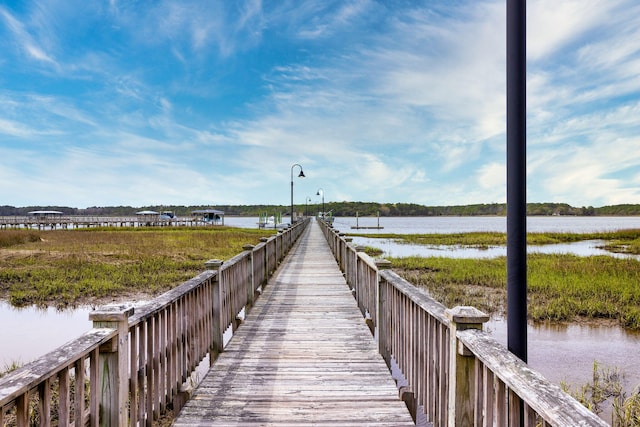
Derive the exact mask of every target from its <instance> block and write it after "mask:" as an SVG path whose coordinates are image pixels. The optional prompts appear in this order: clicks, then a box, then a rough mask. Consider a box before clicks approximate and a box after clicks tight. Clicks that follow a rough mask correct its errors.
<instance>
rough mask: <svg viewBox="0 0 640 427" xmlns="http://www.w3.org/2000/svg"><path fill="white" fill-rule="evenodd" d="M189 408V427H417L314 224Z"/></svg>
mask: <svg viewBox="0 0 640 427" xmlns="http://www.w3.org/2000/svg"><path fill="white" fill-rule="evenodd" d="M305 233H306V234H305V235H304V236H303V237H302V238H301V239H300V241H299V243H298V244H297V245H296V247H294V249H293V250H292V251H291V253H290V254H289V255H288V257H287V259H286V260H285V262H283V263H282V265H281V266H280V268H279V270H278V271H277V272H276V274H275V275H274V276H273V278H272V279H271V280H270V281H269V283H268V286H266V287H265V291H264V293H263V295H262V296H261V297H260V298H258V299H257V301H256V303H255V305H254V306H253V308H252V309H251V311H250V312H249V313H248V315H247V317H246V319H245V321H244V322H243V324H242V325H241V326H240V327H239V328H238V330H237V331H236V332H235V334H234V336H233V338H232V339H231V341H230V342H229V343H228V345H227V347H225V348H224V351H223V352H222V353H221V354H220V355H219V356H218V359H217V360H216V361H215V363H214V364H213V366H212V368H211V370H210V371H209V373H208V374H207V375H206V377H205V378H204V379H203V381H202V382H201V384H200V385H199V386H198V388H197V390H196V392H195V394H194V396H193V398H192V399H191V400H190V401H189V402H187V404H186V405H185V407H184V408H183V409H182V411H181V412H180V414H179V416H178V417H177V418H176V420H175V422H174V425H175V426H187V425H194V424H197V425H251V424H259V425H264V426H270V425H282V424H286V425H287V426H295V425H301V426H302V425H305V426H306V425H310V424H313V425H326V426H329V425H331V426H335V425H347V426H348V425H372V426H378V425H379V426H403V425H407V426H409V425H414V423H413V420H412V419H411V415H410V414H409V412H408V410H407V408H406V406H405V404H404V403H403V402H402V401H401V400H400V399H399V397H398V389H397V387H396V385H395V382H394V381H393V379H392V377H391V374H390V372H389V370H388V368H387V365H386V364H385V362H384V361H383V359H382V357H381V356H380V355H379V354H378V348H377V344H376V342H375V341H374V339H373V337H372V336H371V333H370V331H369V329H368V327H367V325H366V323H365V321H364V319H363V317H362V315H361V313H360V311H359V309H358V307H357V302H356V301H355V299H354V298H353V296H352V294H351V291H350V290H349V287H348V286H347V285H346V282H345V280H344V277H343V275H342V273H341V272H340V270H339V269H338V266H337V264H336V261H335V260H334V258H333V257H332V255H331V253H330V251H329V248H328V246H327V244H326V241H325V240H324V237H323V236H322V234H321V232H320V230H319V228H318V225H317V224H315V223H312V224H311V225H310V227H309V228H308V229H307V231H306V232H305Z"/></svg>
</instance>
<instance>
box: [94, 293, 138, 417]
mask: <svg viewBox="0 0 640 427" xmlns="http://www.w3.org/2000/svg"><path fill="white" fill-rule="evenodd" d="M132 314H133V307H126V306H122V305H108V306H104V307H101V308H99V309H98V310H96V311H93V312H91V313H89V320H91V321H93V327H94V328H111V329H116V330H117V331H118V336H117V337H116V338H114V339H113V340H111V341H110V342H109V343H107V344H105V345H103V346H102V347H101V348H100V353H99V356H98V367H99V369H98V376H99V382H100V385H99V393H100V414H99V417H100V419H99V425H101V426H126V425H128V423H129V414H128V412H127V405H128V402H129V317H130V316H131V315H132ZM91 380H92V381H93V380H94V379H93V378H92V379H91ZM94 424H95V423H94Z"/></svg>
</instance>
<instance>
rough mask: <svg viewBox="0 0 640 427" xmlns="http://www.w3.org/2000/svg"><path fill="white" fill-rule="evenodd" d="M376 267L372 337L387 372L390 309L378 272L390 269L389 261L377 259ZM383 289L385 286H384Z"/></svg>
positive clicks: (389, 355)
mask: <svg viewBox="0 0 640 427" xmlns="http://www.w3.org/2000/svg"><path fill="white" fill-rule="evenodd" d="M360 248H361V249H362V250H358V249H360ZM356 250H358V252H361V251H364V247H363V246H358V248H357V249H356ZM376 267H377V269H378V272H376V284H377V286H376V299H375V300H376V301H377V304H376V310H377V313H376V319H377V322H378V324H377V325H375V329H376V330H374V331H373V336H374V337H377V339H378V351H379V352H380V355H381V356H382V358H383V359H384V361H385V362H386V364H387V367H388V368H389V370H391V348H390V347H389V341H388V340H389V334H390V333H391V328H390V327H389V323H388V322H387V321H388V314H389V311H388V310H390V307H389V306H387V304H388V301H387V300H386V299H387V298H388V295H387V293H386V291H385V290H384V289H381V288H382V283H381V282H382V281H381V279H380V274H379V271H380V270H389V269H390V268H391V261H389V260H387V259H379V260H377V261H376ZM385 289H387V288H386V286H385Z"/></svg>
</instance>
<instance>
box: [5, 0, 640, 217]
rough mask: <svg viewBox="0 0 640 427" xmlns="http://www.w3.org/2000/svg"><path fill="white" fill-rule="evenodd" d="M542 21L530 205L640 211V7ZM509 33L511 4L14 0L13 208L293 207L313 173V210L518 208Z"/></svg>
mask: <svg viewBox="0 0 640 427" xmlns="http://www.w3.org/2000/svg"><path fill="white" fill-rule="evenodd" d="M527 7H528V18H527V31H528V46H527V57H528V65H527V67H528V89H527V91H528V95H527V96H528V99H527V103H528V136H527V138H528V147H527V158H528V167H527V176H528V178H527V180H528V190H527V199H528V201H529V202H566V203H569V204H571V205H573V206H588V205H592V206H603V205H609V204H620V203H640V42H639V41H640V3H639V2H638V1H637V0H529V1H528V6H527ZM505 27H506V26H505V0H500V1H494V0H423V1H412V0H397V1H387V0H352V1H350V0H338V1H333V0H277V1H276V0H271V1H267V0H265V1H260V0H246V1H241V0H238V1H226V0H207V1H205V0H202V1H189V0H181V1H174V0H166V1H163V0H154V1H150V0H149V1H147V0H138V1H130V0H127V1H125V0H110V1H107V0H100V1H99V0H92V1H86V0H41V1H35V0H34V1H31V0H28V1H22V0H15V1H12V0H0V52H1V55H0V182H1V184H0V204H1V205H5V204H6V205H14V206H30V205H65V206H73V207H79V208H83V207H89V206H112V205H131V206H145V205H158V204H164V205H170V204H177V205H203V204H204V205H212V206H215V205H216V204H263V203H264V204H284V205H288V204H289V200H290V181H291V173H292V170H293V176H294V182H295V187H294V189H295V193H294V199H295V203H297V204H304V203H305V201H306V200H307V199H308V198H311V199H312V201H313V202H316V201H318V200H319V199H320V198H319V197H318V196H316V193H317V192H318V190H319V189H322V190H323V191H324V194H325V200H326V201H376V202H408V203H419V204H425V205H455V204H471V203H493V202H504V201H505V200H506V196H505V193H506V189H505V176H506V166H505V156H506V153H505V151H506V150H505V149H506V136H505V129H506V124H505V115H506V114H505V108H506V107H505V84H506V83H505V82H506V75H505V45H506V41H505V39H506V37H505V31H506V30H505ZM295 164H300V165H302V167H303V169H304V173H305V175H306V178H297V175H298V173H299V168H298V167H297V166H293V165H295ZM292 167H293V169H292Z"/></svg>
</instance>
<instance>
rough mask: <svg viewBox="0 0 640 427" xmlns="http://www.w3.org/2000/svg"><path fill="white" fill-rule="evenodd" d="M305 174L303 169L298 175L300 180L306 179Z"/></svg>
mask: <svg viewBox="0 0 640 427" xmlns="http://www.w3.org/2000/svg"><path fill="white" fill-rule="evenodd" d="M304 177H305V176H304V172H302V168H300V174H298V178H304Z"/></svg>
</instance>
